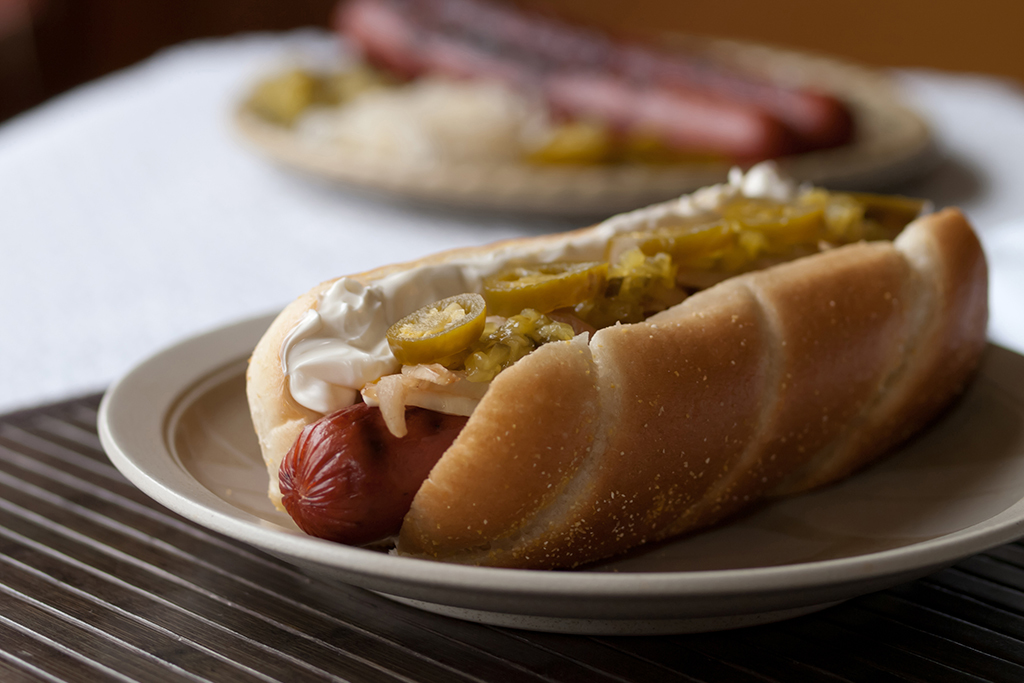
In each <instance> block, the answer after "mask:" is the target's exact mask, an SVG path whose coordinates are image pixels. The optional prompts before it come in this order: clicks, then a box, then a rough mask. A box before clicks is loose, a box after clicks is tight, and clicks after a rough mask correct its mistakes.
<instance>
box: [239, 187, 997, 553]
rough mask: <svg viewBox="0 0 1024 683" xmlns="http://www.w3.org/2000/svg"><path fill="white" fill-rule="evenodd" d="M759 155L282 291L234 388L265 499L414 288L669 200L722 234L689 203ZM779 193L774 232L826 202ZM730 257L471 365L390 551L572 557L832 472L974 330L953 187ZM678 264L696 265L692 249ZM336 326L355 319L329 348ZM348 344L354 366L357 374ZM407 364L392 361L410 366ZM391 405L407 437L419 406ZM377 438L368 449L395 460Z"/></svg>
mask: <svg viewBox="0 0 1024 683" xmlns="http://www.w3.org/2000/svg"><path fill="white" fill-rule="evenodd" d="M772 175H773V174H772V173H771V169H770V168H769V169H766V168H765V167H760V168H757V169H754V170H753V171H751V173H750V174H748V175H747V177H746V178H742V177H740V176H738V175H737V176H734V178H733V180H732V182H731V183H730V184H729V185H726V186H719V187H716V188H710V189H708V190H704V191H701V192H698V193H696V194H695V195H693V196H691V197H686V198H683V199H681V200H679V202H674V203H669V204H666V205H660V206H657V207H652V208H650V209H647V210H644V211H640V212H634V213H633V214H625V215H623V216H619V217H616V218H613V219H611V220H609V221H606V222H605V223H602V224H599V225H597V226H594V227H592V228H588V229H584V230H580V231H575V232H572V233H566V234H562V235H551V236H544V237H538V238H532V239H528V240H518V241H512V242H506V243H499V244H496V245H492V246H490V247H485V248H481V249H469V250H458V251H454V252H447V253H444V254H440V255H437V256H433V257H428V258H426V259H423V260H422V261H419V262H416V263H411V264H403V265H398V266H392V267H387V268H383V269H379V270H377V271H372V272H369V273H364V274H362V275H358V276H355V277H353V278H342V279H339V280H337V281H331V282H327V283H323V284H321V285H319V286H318V287H316V288H314V289H313V290H311V291H310V292H309V293H307V294H306V295H305V296H303V297H301V298H300V299H298V300H297V301H296V302H294V303H293V304H292V305H290V306H289V307H288V308H286V309H285V311H283V312H282V314H281V315H280V316H279V317H278V319H277V320H276V321H275V322H274V323H273V325H272V326H271V328H270V329H269V330H268V332H267V334H266V335H265V336H264V338H263V339H262V340H261V342H260V344H259V345H258V346H257V348H256V350H255V351H254V354H253V356H252V359H251V362H250V368H249V373H248V395H249V402H250V407H251V411H252V415H253V421H254V425H255V427H256V431H257V434H258V436H259V439H260V444H261V447H262V450H263V454H264V457H265V459H266V461H267V464H268V470H269V472H270V474H271V497H272V498H273V499H275V500H277V499H279V496H280V492H279V491H278V490H277V482H278V473H279V468H280V464H281V461H282V459H292V460H294V461H296V462H299V463H301V462H303V456H302V448H301V446H299V447H297V446H298V445H297V440H298V441H302V440H303V439H308V438H310V435H311V433H312V432H313V431H315V430H317V429H325V428H326V427H323V423H319V422H318V421H319V420H323V419H324V416H325V415H328V414H333V407H332V406H334V405H337V404H339V403H341V404H344V403H346V402H347V403H353V402H355V403H356V404H357V405H358V404H359V403H358V401H359V399H358V397H357V390H358V389H359V388H363V389H364V396H365V395H368V394H367V392H366V386H365V385H373V384H374V382H375V381H376V379H377V377H380V375H381V374H383V375H386V376H387V377H399V375H395V374H392V373H394V372H395V370H396V369H397V364H396V363H395V361H394V360H393V359H391V360H390V362H384V363H382V364H381V365H380V366H374V367H371V366H372V365H373V363H374V362H376V361H375V360H373V358H375V356H374V349H378V348H381V347H380V343H381V342H382V339H380V338H379V337H383V336H384V330H385V329H386V328H387V327H388V326H390V325H393V324H394V323H395V322H396V321H398V320H399V319H400V318H402V317H403V316H405V315H406V314H408V313H410V312H411V311H412V310H415V309H417V308H419V307H420V306H421V305H422V304H421V300H427V303H430V301H432V300H434V299H438V298H441V297H439V296H437V295H438V294H443V295H452V294H453V293H457V292H465V291H474V290H479V288H480V287H481V284H480V283H481V282H482V281H483V282H487V281H488V280H487V278H488V277H489V276H490V275H491V274H493V273H494V272H498V271H500V270H501V269H502V268H503V267H505V266H507V265H508V264H509V263H512V262H518V263H522V262H531V263H538V262H546V261H554V260H563V259H568V260H575V261H588V260H590V259H592V258H593V257H594V256H595V254H604V253H607V251H608V249H609V247H610V245H617V244H621V243H622V242H623V241H625V242H627V243H631V242H637V241H639V243H641V244H643V245H645V246H646V245H650V244H655V243H656V242H657V240H656V239H654V237H655V236H658V235H663V234H664V233H665V231H666V230H672V229H673V228H672V227H671V226H672V224H674V223H677V222H679V221H688V222H689V225H690V227H688V228H687V230H688V231H689V232H685V231H684V232H683V233H679V234H682V235H685V236H686V237H685V239H687V240H691V241H692V239H691V238H692V236H693V235H699V236H700V239H701V240H704V241H705V244H706V242H707V240H708V239H711V238H715V239H718V237H716V235H719V233H716V232H714V230H711V229H708V228H706V226H705V223H706V221H708V220H710V221H711V223H710V225H721V223H716V222H715V221H716V220H719V218H720V217H721V216H722V215H728V212H729V210H730V207H732V206H734V205H735V204H734V202H737V201H739V202H740V203H741V205H743V202H746V201H748V200H751V201H755V206H759V207H760V206H761V205H760V204H757V203H756V202H762V201H763V202H769V201H772V200H769V199H765V197H769V196H770V195H772V194H773V193H774V192H775V190H776V189H778V182H777V181H772V182H766V180H767V181H771V180H772ZM751 198H752V199H751ZM801 201H803V200H801ZM830 206H832V205H830ZM833 208H835V207H834V206H833ZM789 215H790V218H791V220H790V224H789V226H788V229H789V230H790V231H792V230H797V229H800V230H806V229H808V228H807V226H809V225H811V223H810V222H807V221H808V220H810V219H807V218H806V217H807V216H812V217H814V218H813V219H814V220H818V218H817V216H819V214H817V213H816V212H811V213H800V212H796V213H792V214H789ZM794 216H795V218H794ZM701 221H705V223H701ZM701 226H705V227H701ZM801 226H803V227H801ZM775 227H777V226H775V225H774V224H773V225H772V226H771V229H774V228H775ZM659 231H660V232H659ZM673 234H676V233H673ZM721 234H722V235H726V234H729V233H727V232H722V233H721ZM807 234H811V233H809V232H808V233H807ZM680 239H684V238H680ZM794 254H798V251H794V252H792V253H791V254H790V255H794ZM677 256H678V258H679V259H685V254H682V255H678V254H677ZM728 256H729V254H728V253H727V254H726V255H725V257H728ZM725 257H723V258H725ZM748 265H749V264H748ZM756 265H761V264H756ZM739 270H747V271H748V272H740V273H739V274H734V275H732V274H730V273H717V274H716V278H715V279H718V280H719V281H718V282H717V284H714V285H712V286H709V287H695V286H693V285H687V288H688V289H699V290H700V291H697V292H696V293H693V294H691V295H690V296H688V297H687V298H685V300H684V301H682V303H678V304H675V305H669V306H668V307H666V308H664V309H663V310H661V311H660V312H657V313H655V314H654V315H651V316H648V317H646V318H645V319H644V320H642V321H640V322H635V323H629V324H612V325H608V326H603V325H602V326H601V327H602V329H599V330H598V331H597V332H595V333H593V334H589V333H584V334H576V332H577V330H576V329H575V328H573V329H572V330H571V332H570V333H569V335H568V336H569V338H568V339H567V340H565V341H552V342H550V343H545V344H543V345H541V346H540V347H539V348H537V349H536V350H534V351H532V352H531V353H529V354H527V355H525V357H523V358H521V359H519V360H518V361H516V362H515V363H513V364H511V365H510V366H509V367H507V368H506V369H504V370H502V371H501V372H500V373H499V374H497V376H496V377H494V378H493V380H491V381H490V382H488V383H485V385H484V386H485V390H484V391H483V392H482V395H481V396H480V397H479V398H474V397H470V399H468V400H470V402H471V403H472V407H471V409H470V410H468V411H466V410H463V409H461V408H454V409H451V410H449V412H454V413H456V414H458V413H459V412H462V413H463V414H464V413H465V412H468V413H469V416H468V421H467V422H466V423H465V426H464V427H462V428H461V430H457V429H455V430H449V431H448V434H449V435H450V434H451V433H452V432H453V431H458V435H457V436H455V437H454V440H453V441H452V443H451V445H450V446H449V447H446V448H444V452H443V454H441V455H440V456H439V459H438V460H437V462H436V464H434V465H433V466H432V467H421V468H420V469H421V470H423V469H429V475H424V476H426V478H425V480H424V481H423V482H422V484H421V485H419V486H418V490H417V491H416V493H415V496H414V498H413V499H412V501H411V504H410V507H409V510H408V512H407V513H405V514H404V516H403V517H402V519H401V523H400V525H397V527H398V528H396V529H394V528H389V529H388V530H386V531H385V533H392V532H396V533H397V545H396V548H397V551H398V552H399V553H400V554H405V555H410V556H414V557H424V558H431V559H440V560H446V561H452V562H462V563H472V564H485V565H499V566H511V567H532V568H551V567H572V566H576V565H579V564H582V563H585V562H590V561H593V560H597V559H600V558H604V557H608V556H611V555H614V554H616V553H619V552H622V551H624V550H626V549H628V548H631V547H634V546H636V545H639V544H642V543H645V542H649V541H656V540H660V539H664V538H668V537H671V536H673V535H676V534H680V533H685V532H689V531H693V530H696V529H700V528H704V527H707V526H708V525H710V524H714V523H716V522H719V521H721V520H724V519H727V518H728V517H730V516H732V515H735V514H737V513H740V512H742V511H743V510H744V509H747V508H749V507H750V506H751V505H753V504H755V503H756V502H757V501H760V500H765V499H768V498H770V497H772V496H777V495H785V494H792V493H797V492H800V491H805V490H808V489H811V488H814V487H818V486H822V485H825V484H827V483H830V482H833V481H836V480H838V479H840V478H842V477H845V476H847V475H848V474H850V473H852V472H854V471H856V470H857V469H860V468H861V467H863V466H865V465H866V464H868V463H869V462H871V461H872V460H874V459H875V458H877V457H878V456H880V455H881V454H883V453H885V452H887V451H889V450H891V448H892V447H893V446H895V445H897V444H899V443H900V442H902V441H903V440H905V439H906V438H908V437H909V436H910V435H912V434H913V433H915V432H916V431H918V430H920V429H921V428H922V427H923V426H925V425H926V424H927V423H928V422H929V421H930V420H932V419H934V418H935V416H936V415H938V414H939V413H940V411H941V410H942V409H943V408H944V407H945V406H946V405H948V404H949V402H950V401H951V400H953V399H954V398H955V396H956V395H957V394H958V393H959V392H960V391H961V390H962V388H963V387H964V386H965V383H966V382H967V381H968V380H969V378H970V376H971V374H972V372H973V371H974V369H975V367H976V366H977V363H978V360H979V357H980V355H981V353H982V350H983V349H984V346H985V326H986V321H987V271H986V265H985V259H984V255H983V253H982V251H981V248H980V245H979V243H978V240H977V238H976V236H975V235H974V232H973V231H972V229H971V227H970V225H969V224H968V223H967V221H966V220H965V219H964V218H963V216H962V215H961V214H960V213H959V212H957V211H956V210H953V209H948V210H945V211H942V212H939V213H937V214H931V215H927V216H924V217H921V218H919V219H917V220H915V221H913V222H911V223H910V224H909V225H908V226H907V227H906V228H905V229H903V230H902V232H900V234H899V235H898V236H896V237H895V239H894V240H891V241H890V240H878V241H871V242H865V241H861V240H857V241H854V242H853V243H850V244H846V245H844V246H837V247H834V248H828V249H826V250H824V251H820V252H819V253H815V254H811V255H807V256H801V257H799V258H795V259H794V260H788V261H785V262H782V263H778V264H776V265H771V266H770V267H767V268H764V269H759V270H749V269H748V268H741V269H739ZM709 272H712V273H713V274H715V273H714V271H713V269H712V270H711V271H709ZM676 277H677V278H678V279H681V280H685V281H687V282H692V281H693V278H692V273H691V272H690V271H689V270H687V269H686V268H680V269H678V272H677V274H676ZM428 290H429V291H428ZM552 305H557V304H552ZM585 308H586V307H585V306H584V307H583V308H581V307H579V306H578V307H577V308H576V309H574V310H576V311H577V312H580V311H584V309H585ZM563 310H564V309H563ZM590 314H592V311H590V312H589V313H588V312H586V311H584V312H582V313H580V315H584V316H585V315H590ZM332 335H348V337H349V338H351V339H357V340H360V341H359V342H358V343H355V342H353V343H352V344H348V345H347V346H345V344H342V345H341V346H339V347H338V349H341V350H340V351H338V353H334V352H332V351H331V348H330V345H331V344H332V343H333V342H332V339H334V338H333V337H332ZM334 341H337V340H336V339H335V340H334ZM346 343H347V342H346ZM303 344H306V346H302V345H303ZM342 347H344V348H343V349H342ZM383 348H385V349H386V348H387V347H386V346H384V347H383ZM297 350H298V351H297ZM313 350H315V352H314V351H313ZM360 354H362V355H360ZM385 356H386V354H381V355H380V356H379V357H381V358H383V357H385ZM357 358H358V360H357V361H354V360H353V359H357ZM345 363H349V365H348V366H346V367H344V368H343V367H341V366H343V365H345ZM304 364H305V365H304ZM356 366H358V367H359V368H362V369H366V370H367V372H366V374H365V375H364V376H356V374H357V373H356V372H355V370H353V368H355V367H356ZM408 367H409V366H407V369H406V370H405V371H403V372H407V373H408V374H411V375H414V374H415V373H420V372H423V370H409V369H408ZM417 367H420V368H422V367H426V366H417ZM438 367H440V366H438ZM467 367H468V365H467ZM303 368H305V370H304V369H303ZM437 372H438V373H440V374H443V372H444V370H443V369H440V370H438V371H437ZM455 374H456V375H458V373H455ZM313 375H316V376H318V377H321V378H323V377H330V379H331V380H332V382H333V383H332V382H320V383H319V384H318V383H317V382H318V381H319V380H317V381H313V379H311V377H313ZM373 375H376V377H374V376H373ZM459 377H461V375H459ZM413 379H414V381H413V384H415V382H419V381H428V380H423V379H417V378H416V377H414V378H413ZM448 379H451V381H452V382H456V381H461V380H460V379H458V378H456V379H452V378H448ZM442 381H448V380H442ZM360 383H362V384H360ZM383 383H384V380H383V379H382V380H381V381H380V382H377V385H382V384H383ZM357 385H358V386H357ZM371 394H372V392H371ZM434 398H436V397H434ZM462 398H465V396H463V397H462ZM431 400H433V399H431ZM362 405H365V404H362ZM431 405H434V404H431ZM440 405H441V404H437V405H434V408H435V409H436V408H438V406H440ZM382 407H383V402H382ZM428 407H429V406H428ZM442 409H443V406H442ZM360 410H364V411H365V410H373V409H372V408H369V407H367V408H361V409H360ZM409 410H410V411H411V410H413V409H411V408H410V409H409ZM446 410H447V409H446ZM407 415H408V413H407ZM330 419H341V418H334V417H331V418H328V420H330ZM408 419H409V420H410V425H409V427H408V429H409V432H410V434H412V435H413V436H414V437H416V438H419V437H417V436H416V433H417V430H419V427H418V426H416V424H415V423H414V422H415V421H416V420H419V419H420V418H418V417H415V416H413V417H411V418H408ZM380 420H385V417H384V416H383V415H382V416H381V418H380ZM310 425H321V426H312V427H311V426H310ZM304 430H306V431H304ZM389 431H392V432H393V431H394V430H392V429H391V428H390V427H389ZM300 435H301V436H300ZM438 438H439V439H440V440H441V443H442V445H446V444H444V443H443V442H444V439H445V438H446V437H442V436H440V435H438ZM435 445H436V444H435ZM327 450H328V451H332V449H331V448H328V449H327ZM286 453H288V454H289V455H288V458H285V454H286ZM335 455H337V456H338V457H343V455H341V454H340V450H338V449H333V451H332V457H334V456H335ZM389 457H390V458H392V459H390V460H388V461H387V462H386V463H384V464H381V465H380V467H382V468H384V469H387V468H390V467H392V466H393V465H394V463H395V462H396V461H397V460H400V459H402V458H403V456H400V455H396V454H395V453H391V454H390V456H389ZM430 457H432V456H430ZM430 457H428V458H427V460H429V459H430ZM280 472H281V475H282V477H285V475H284V470H283V469H282V470H280ZM287 476H288V477H292V475H291V474H289V475H287ZM416 476H419V475H412V474H410V477H411V478H413V479H415V478H416ZM282 483H284V482H282ZM285 486H286V487H291V484H290V483H288V484H285ZM414 486H415V483H414V484H408V483H403V484H402V485H401V486H399V487H398V488H399V489H403V490H408V489H409V488H412V487H414ZM289 490H291V489H289ZM361 514H364V515H365V516H366V520H367V521H366V523H367V524H369V523H370V522H372V521H373V518H374V515H373V514H369V513H365V509H364V512H363V513H361ZM346 523H347V520H341V522H340V523H339V524H337V525H336V526H344V525H345V524H346ZM389 524H391V525H392V526H396V525H394V520H393V519H392V522H390V523H389Z"/></svg>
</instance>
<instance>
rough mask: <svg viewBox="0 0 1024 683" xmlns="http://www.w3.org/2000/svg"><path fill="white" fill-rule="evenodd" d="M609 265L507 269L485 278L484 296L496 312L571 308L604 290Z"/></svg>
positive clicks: (491, 308) (543, 311)
mask: <svg viewBox="0 0 1024 683" xmlns="http://www.w3.org/2000/svg"><path fill="white" fill-rule="evenodd" d="M607 275H608V264H607V263H599V262H587V263H564V262H563V263H541V264H537V265H532V266H520V267H515V268H508V269H506V270H503V271H501V272H500V273H498V274H497V275H493V276H491V277H489V278H487V279H486V280H484V299H486V301H487V308H488V310H489V311H490V312H491V313H492V314H494V315H501V316H506V317H508V316H512V315H516V314H518V313H520V312H521V311H523V310H525V309H527V308H532V309H534V310H536V311H539V312H541V313H547V312H549V311H553V310H555V309H558V308H568V307H569V306H575V305H576V304H578V303H580V302H582V301H586V300H587V299H591V298H593V297H595V296H597V295H598V294H601V293H602V292H603V291H604V286H605V280H606V278H607Z"/></svg>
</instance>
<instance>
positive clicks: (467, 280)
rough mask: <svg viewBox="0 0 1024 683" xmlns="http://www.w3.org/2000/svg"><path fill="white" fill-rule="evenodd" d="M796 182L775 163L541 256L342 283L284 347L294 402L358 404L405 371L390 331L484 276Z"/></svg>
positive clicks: (508, 251)
mask: <svg viewBox="0 0 1024 683" xmlns="http://www.w3.org/2000/svg"><path fill="white" fill-rule="evenodd" d="M797 191H798V188H797V186H796V184H795V183H794V182H792V181H791V180H788V179H786V178H784V177H782V175H781V174H780V173H779V171H778V168H777V167H776V166H775V164H773V163H771V162H765V163H761V164H758V165H756V166H754V167H753V168H751V169H750V170H749V171H747V172H746V173H743V172H742V171H741V170H740V169H733V170H732V171H731V172H730V173H729V182H727V183H723V184H720V185H713V186H711V187H706V188H703V189H701V190H698V191H697V192H694V193H693V194H691V195H684V196H682V197H680V198H679V199H675V200H671V201H668V202H664V203H661V204H655V205H653V206H649V207H645V208H643V209H638V210H636V211H631V212H629V213H624V214H620V215H618V216H613V217H612V218H610V219H608V220H606V221H604V222H603V223H600V224H599V225H598V226H596V227H595V228H594V229H593V230H590V231H587V232H586V233H585V234H583V235H572V234H567V235H566V237H565V238H564V239H563V240H561V241H557V242H553V243H549V244H548V246H547V247H545V248H544V249H541V250H537V249H536V248H535V247H525V246H523V245H518V244H516V245H511V246H507V247H504V248H498V249H495V250H493V251H489V252H487V253H484V254H479V255H474V256H471V257H465V258H460V259H453V260H451V261H448V262H445V263H436V264H429V265H422V266H418V267H415V268H411V269H409V270H406V271H401V272H398V273H393V274H391V275H388V276H386V277H383V278H380V279H379V280H374V281H373V282H370V283H369V284H363V283H360V282H359V281H357V280H354V279H352V278H347V277H343V278H340V279H339V280H337V281H335V283H334V284H333V285H332V286H331V287H330V288H329V289H328V290H327V291H325V292H324V293H323V294H322V295H321V296H320V300H319V302H318V304H317V306H316V308H315V309H312V310H310V311H309V312H308V313H307V314H306V316H305V317H304V318H303V319H302V320H301V321H300V322H299V323H298V324H297V325H296V326H295V327H294V328H293V329H292V330H291V332H290V333H289V334H288V336H287V337H285V339H284V342H283V343H282V345H281V366H282V370H283V371H284V374H285V376H286V377H287V378H288V388H289V390H290V391H291V394H292V397H293V398H294V399H295V400H296V401H297V402H298V403H299V404H301V405H303V406H305V407H306V408H309V409H310V410H314V411H316V412H318V413H322V414H324V415H326V414H328V413H331V412H334V411H336V410H340V409H341V408H344V407H346V406H349V405H352V404H353V403H354V402H355V401H356V398H357V396H358V394H359V390H360V389H362V387H363V386H364V385H366V384H367V383H369V382H372V381H374V380H376V379H379V378H380V377H382V376H384V375H388V374H392V373H395V372H397V371H398V370H399V364H398V361H396V360H395V358H394V356H393V355H392V354H391V350H390V348H389V347H388V343H387V339H386V338H385V333H386V332H387V329H388V327H390V326H391V325H392V324H393V323H394V322H396V321H397V320H399V319H401V318H403V317H405V316H406V315H408V314H410V313H412V312H413V311H415V310H417V309H418V308H421V307H423V306H426V305H427V304H430V303H433V302H434V301H438V300H440V299H444V298H446V297H449V296H455V295H456V294H462V293H464V292H478V291H480V290H481V288H482V283H483V280H484V278H486V277H487V276H489V275H492V274H494V273H496V272H498V271H499V270H501V269H502V268H504V267H505V266H506V264H509V263H512V262H533V263H541V262H548V261H596V260H601V259H603V258H604V253H605V245H606V244H607V243H608V240H609V239H611V237H612V236H613V235H615V234H617V233H619V232H626V231H631V230H642V229H650V228H656V227H658V226H660V225H664V224H666V223H670V222H673V221H678V219H680V218H695V217H699V216H701V215H704V214H714V213H715V212H716V211H718V210H719V209H720V208H721V206H722V205H723V204H724V203H725V202H726V201H728V200H730V199H732V198H734V197H737V196H741V195H742V196H746V197H751V198H770V199H776V200H779V201H789V200H791V199H793V198H794V197H795V196H796V193H797Z"/></svg>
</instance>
